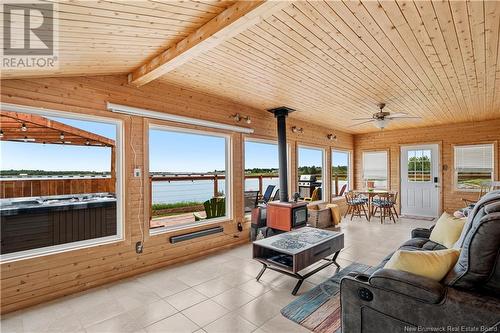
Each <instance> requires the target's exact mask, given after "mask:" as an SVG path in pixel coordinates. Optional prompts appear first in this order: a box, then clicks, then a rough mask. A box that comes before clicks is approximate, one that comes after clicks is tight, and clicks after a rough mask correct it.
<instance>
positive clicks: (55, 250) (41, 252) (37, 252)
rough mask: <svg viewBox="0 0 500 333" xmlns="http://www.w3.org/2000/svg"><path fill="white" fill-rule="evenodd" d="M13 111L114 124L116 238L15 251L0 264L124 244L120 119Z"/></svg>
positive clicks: (31, 109) (48, 111) (28, 108)
mask: <svg viewBox="0 0 500 333" xmlns="http://www.w3.org/2000/svg"><path fill="white" fill-rule="evenodd" d="M6 109H9V108H6ZM15 109H16V110H13V111H14V112H19V113H26V114H34V115H38V116H42V117H58V118H67V119H72V120H79V121H90V122H92V121H93V122H101V123H106V124H113V125H115V126H116V139H115V141H116V146H115V154H116V155H115V173H116V188H115V196H116V235H112V236H106V237H99V238H93V239H86V240H83V241H78V242H71V243H65V244H58V245H52V246H46V247H41V248H38V249H30V250H24V251H18V252H13V253H6V254H2V255H0V260H1V261H2V262H13V261H19V260H25V259H32V258H37V257H42V256H47V255H51V254H59V253H64V252H69V251H75V250H81V249H86V248H91V247H95V246H100V245H106V244H113V243H118V242H122V241H124V240H125V235H124V230H125V227H124V221H125V218H124V217H125V205H124V198H125V193H124V191H123V189H124V182H125V177H124V175H125V161H124V157H125V152H124V147H125V143H124V140H125V126H124V122H123V120H121V119H118V118H113V117H104V116H97V115H93V114H79V113H74V112H68V111H62V110H54V109H45V108H37V107H31V106H24V105H16V108H15Z"/></svg>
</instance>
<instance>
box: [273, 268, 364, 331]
mask: <svg viewBox="0 0 500 333" xmlns="http://www.w3.org/2000/svg"><path fill="white" fill-rule="evenodd" d="M370 268H371V266H368V265H363V264H359V263H353V264H350V265H349V266H347V267H346V268H344V269H342V270H341V271H339V272H338V273H337V274H335V275H334V276H332V277H331V278H329V279H328V280H326V281H325V282H323V283H321V284H319V285H317V286H316V287H314V288H313V289H311V290H309V291H308V292H306V293H305V294H304V295H302V296H300V297H299V298H297V299H296V300H294V301H293V302H291V303H290V304H288V305H287V306H285V307H284V308H283V309H281V314H282V315H283V316H285V317H286V318H288V319H290V320H292V321H294V322H296V323H297V324H299V325H301V326H304V327H305V328H307V329H309V330H311V331H313V332H317V333H327V332H328V333H333V332H335V333H340V332H341V329H342V324H341V311H340V280H341V279H342V278H343V277H344V276H346V275H347V274H349V273H351V272H357V273H363V272H366V273H368V270H369V269H370Z"/></svg>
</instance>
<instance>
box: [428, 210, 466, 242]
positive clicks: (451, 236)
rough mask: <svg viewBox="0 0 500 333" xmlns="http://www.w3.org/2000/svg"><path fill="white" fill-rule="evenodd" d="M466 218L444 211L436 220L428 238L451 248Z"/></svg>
mask: <svg viewBox="0 0 500 333" xmlns="http://www.w3.org/2000/svg"><path fill="white" fill-rule="evenodd" d="M465 221H466V219H464V218H457V217H454V216H452V215H450V214H448V213H446V212H444V213H443V215H441V217H440V218H439V219H438V220H437V222H436V225H435V226H434V229H432V232H431V235H430V236H429V239H430V240H431V241H433V242H436V243H439V244H441V245H443V246H445V247H447V248H452V247H453V245H454V244H455V243H456V242H457V240H458V239H459V238H460V234H461V233H462V229H463V228H464V225H465Z"/></svg>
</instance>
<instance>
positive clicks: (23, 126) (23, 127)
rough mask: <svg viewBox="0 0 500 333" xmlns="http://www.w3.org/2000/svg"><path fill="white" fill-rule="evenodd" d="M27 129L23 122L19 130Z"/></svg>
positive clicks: (24, 130)
mask: <svg viewBox="0 0 500 333" xmlns="http://www.w3.org/2000/svg"><path fill="white" fill-rule="evenodd" d="M27 130H28V128H27V127H26V124H25V123H23V124H22V125H21V131H23V132H26V131H27Z"/></svg>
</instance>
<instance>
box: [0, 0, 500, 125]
mask: <svg viewBox="0 0 500 333" xmlns="http://www.w3.org/2000/svg"><path fill="white" fill-rule="evenodd" d="M233 4H234V2H232V1H215V0H213V1H210V0H203V1H160V0H151V1H144V0H141V1H83V0H79V1H70V2H64V3H60V4H59V16H60V18H61V21H60V30H61V32H60V57H61V62H62V64H61V66H60V70H59V71H58V72H57V73H50V76H57V75H92V74H111V73H130V72H132V71H133V70H134V69H136V68H138V66H140V65H141V64H144V63H145V62H146V61H147V60H148V59H150V58H151V57H152V56H154V55H157V54H159V53H160V51H164V50H165V49H167V48H168V47H169V46H172V45H175V43H177V42H179V41H180V40H182V39H184V38H186V37H187V36H188V35H189V34H190V33H193V32H194V31H195V30H196V29H197V28H199V27H200V26H202V25H203V24H205V23H206V22H208V21H209V20H211V19H212V18H214V17H215V16H216V15H217V14H219V13H221V12H222V11H224V10H225V9H226V8H229V7H230V6H231V5H233ZM499 25H500V1H467V2H466V1H433V2H428V1H417V2H412V1H392V0H391V1H378V2H377V1H363V2H357V1H346V2H340V1H310V2H307V1H296V2H293V3H290V4H289V5H288V6H286V7H285V8H284V9H280V10H279V11H276V12H274V13H273V14H272V15H271V16H268V17H266V18H264V19H263V20H260V21H259V22H257V23H256V24H255V25H253V26H250V27H249V28H248V29H247V30H245V31H243V32H242V33H240V34H238V35H236V36H234V37H232V38H230V39H228V40H226V41H224V42H222V43H218V44H217V45H216V46H214V47H212V48H207V51H206V52H204V53H201V54H198V55H197V56H196V57H194V58H193V59H190V60H189V61H188V62H187V63H185V64H183V65H181V66H180V67H176V68H174V69H172V70H171V71H169V72H168V73H166V74H165V75H163V76H162V77H160V78H159V79H158V80H161V81H164V82H168V83H171V84H176V85H180V86H183V87H186V88H192V89H196V90H200V91H204V92H207V93H209V94H214V95H218V96H223V97H226V98H229V99H231V100H234V101H237V102H239V103H242V104H246V105H249V106H253V107H256V108H259V109H263V110H264V109H267V108H270V107H275V106H279V105H286V106H288V107H292V108H295V109H297V110H298V111H299V112H296V113H293V114H292V115H291V117H295V118H298V119H303V120H308V121H310V122H316V123H318V124H321V125H326V126H330V127H332V128H338V129H342V130H345V131H348V132H351V133H363V132H369V131H373V130H376V129H375V128H374V127H373V125H371V124H368V125H363V126H357V127H351V126H352V125H353V124H355V123H357V122H356V121H352V120H351V118H355V117H367V116H370V115H371V114H372V113H374V112H376V111H377V103H379V102H385V103H387V111H390V112H406V113H408V114H411V115H416V116H421V117H422V120H420V121H415V120H404V121H398V122H394V123H391V124H390V127H389V128H390V129H396V128H408V127H417V126H428V125H437V124H443V123H453V122H464V121H479V120H484V119H492V118H499V117H500V62H499V59H498V58H499V54H500V50H499V28H500V27H499ZM19 75H26V74H25V73H24V74H23V73H21V74H19V73H8V72H7V73H6V74H4V77H19ZM43 75H47V74H46V73H44V74H43ZM263 112H264V111H263Z"/></svg>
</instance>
